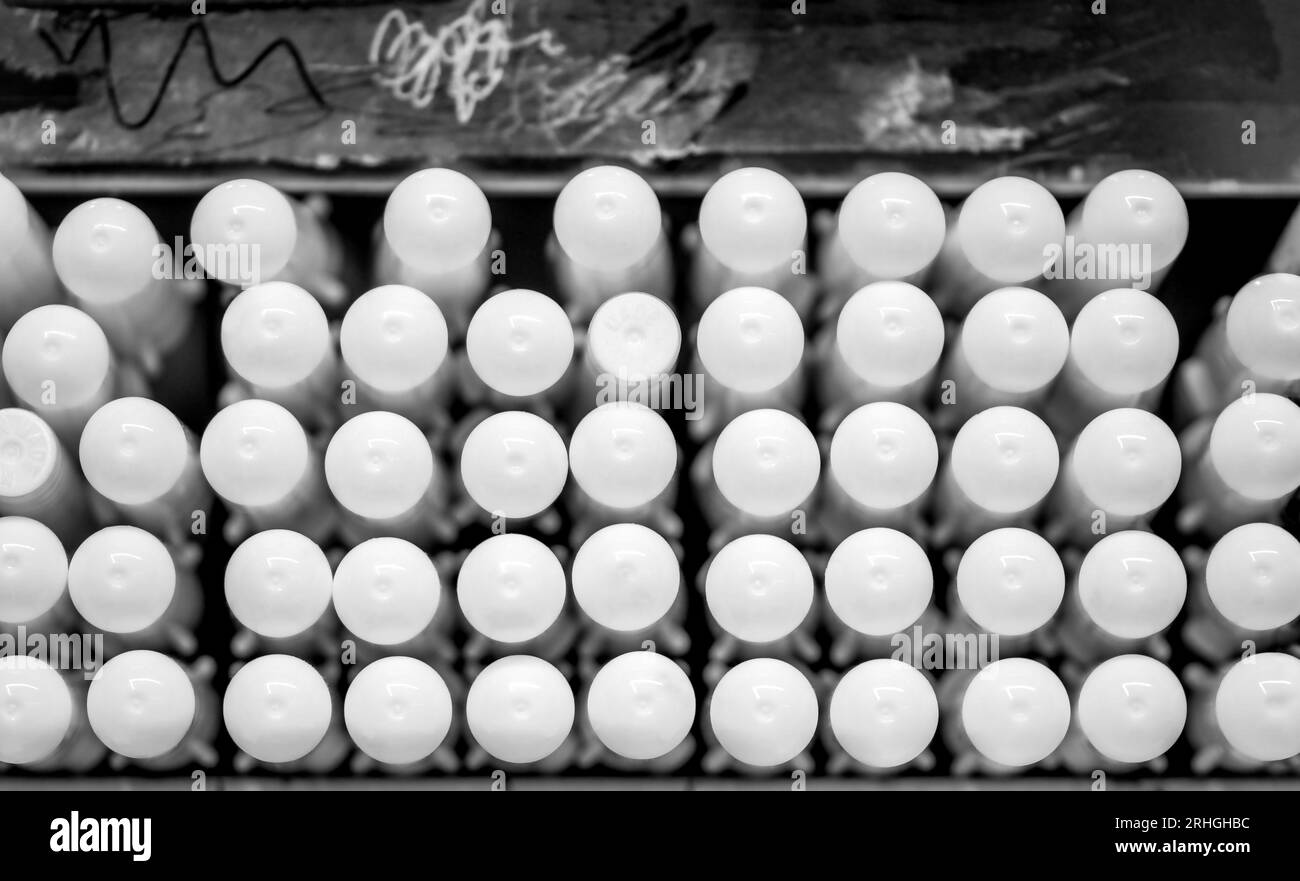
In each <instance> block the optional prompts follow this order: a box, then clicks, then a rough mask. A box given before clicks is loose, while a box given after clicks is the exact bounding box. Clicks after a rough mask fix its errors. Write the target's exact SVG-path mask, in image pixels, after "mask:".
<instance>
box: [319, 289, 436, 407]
mask: <svg viewBox="0 0 1300 881" xmlns="http://www.w3.org/2000/svg"><path fill="white" fill-rule="evenodd" d="M339 348H340V349H341V350H342V352H343V361H344V363H345V364H346V365H347V367H348V370H350V371H352V373H353V375H355V376H356V378H357V379H359V380H361V381H362V382H364V383H365V384H367V385H369V386H372V387H374V388H377V389H379V390H380V391H382V392H392V393H397V392H405V391H409V390H410V389H413V388H415V387H416V386H418V385H420V384H421V383H423V382H425V381H427V380H428V379H429V378H430V377H431V376H433V375H434V374H435V373H436V372H437V371H438V368H439V367H441V366H442V362H443V360H444V359H445V358H446V357H447V321H446V319H445V318H443V317H442V310H441V309H439V308H438V304H437V303H435V302H433V300H431V299H429V297H428V296H426V295H425V294H424V293H423V292H422V291H417V290H416V289H415V288H409V287H406V286H405V285H400V284H389V285H383V286H381V287H377V288H375V289H374V290H370V291H366V292H365V293H364V294H362V295H361V296H360V297H358V298H357V299H356V302H354V303H353V304H352V305H351V306H349V307H348V311H347V314H346V315H344V316H343V325H342V327H341V328H340V329H339Z"/></svg>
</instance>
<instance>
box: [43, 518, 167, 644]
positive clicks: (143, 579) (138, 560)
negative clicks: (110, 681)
mask: <svg viewBox="0 0 1300 881" xmlns="http://www.w3.org/2000/svg"><path fill="white" fill-rule="evenodd" d="M175 594H176V563H175V562H174V561H173V560H172V555H171V554H170V553H169V552H168V550H167V547H166V546H165V545H164V544H163V543H162V542H161V541H159V540H158V539H157V538H156V537H155V536H153V535H151V534H150V533H148V532H145V531H144V530H143V529H137V528H135V527H134V526H109V527H107V528H105V529H101V530H99V532H96V533H95V534H94V535H92V536H90V538H88V539H86V540H85V541H83V542H82V543H81V547H79V548H77V550H76V551H75V552H74V553H73V555H72V560H71V561H70V562H69V563H68V596H69V597H70V598H71V599H72V604H73V605H74V606H76V607H77V613H78V614H80V615H81V617H83V618H85V619H86V622H87V623H88V624H90V626H91V627H94V628H95V629H96V630H104V631H107V632H108V633H138V632H139V631H141V630H144V629H145V628H146V627H150V626H152V625H153V624H155V623H156V622H157V621H158V619H159V618H161V617H162V615H163V613H164V612H166V611H167V607H168V606H170V605H171V602H172V597H173V596H175Z"/></svg>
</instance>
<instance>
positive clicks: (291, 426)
mask: <svg viewBox="0 0 1300 881" xmlns="http://www.w3.org/2000/svg"><path fill="white" fill-rule="evenodd" d="M309 461H310V454H309V451H308V446H307V435H306V433H305V432H304V431H303V430H302V426H301V425H299V424H298V420H297V419H294V418H293V414H292V413H290V412H289V411H288V410H286V409H284V408H283V407H281V406H280V405H279V404H273V403H271V402H270V401H260V400H256V399H250V400H247V401H239V402H238V403H234V404H231V405H230V406H229V407H226V408H225V409H224V410H222V411H220V412H219V413H217V415H216V416H213V417H212V421H211V422H209V423H208V427H207V428H206V429H204V431H203V438H202V440H200V441H199V462H200V464H201V465H202V466H203V476H204V477H206V478H207V480H208V483H209V484H210V485H211V486H212V489H213V490H215V491H216V493H217V495H219V496H221V497H222V498H223V499H225V500H226V501H228V502H230V503H231V504H235V505H248V506H251V507H260V506H264V505H271V504H274V503H276V502H279V501H281V500H282V499H284V498H285V497H286V496H288V495H289V494H290V493H291V492H292V491H293V489H294V488H295V487H296V486H298V484H299V483H300V482H301V481H302V478H303V475H304V474H306V472H307V464H308V462H309Z"/></svg>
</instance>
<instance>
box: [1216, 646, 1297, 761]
mask: <svg viewBox="0 0 1300 881" xmlns="http://www.w3.org/2000/svg"><path fill="white" fill-rule="evenodd" d="M1214 715H1215V718H1216V719H1217V720H1218V722H1219V729H1220V730H1221V731H1222V732H1223V736H1224V737H1225V738H1226V739H1227V741H1228V743H1229V745H1231V746H1232V748H1233V749H1235V750H1236V751H1237V752H1239V753H1241V754H1242V755H1244V756H1246V757H1248V758H1252V759H1255V760H1256V761H1260V762H1276V761H1280V760H1282V759H1289V758H1291V757H1292V756H1294V755H1296V754H1297V753H1300V659H1298V658H1296V657H1295V656H1293V655H1287V654H1283V653H1281V652H1264V653H1262V654H1258V655H1255V656H1254V657H1252V658H1247V659H1246V660H1243V661H1238V662H1237V663H1235V664H1233V665H1232V669H1230V670H1229V671H1228V672H1227V673H1226V674H1225V675H1224V677H1223V680H1222V681H1221V682H1220V683H1219V692H1218V694H1216V695H1215V698H1214Z"/></svg>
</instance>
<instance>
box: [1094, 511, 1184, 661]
mask: <svg viewBox="0 0 1300 881" xmlns="http://www.w3.org/2000/svg"><path fill="white" fill-rule="evenodd" d="M1078 589H1079V601H1080V603H1081V604H1082V605H1083V610H1084V611H1085V612H1087V613H1088V617H1089V618H1091V619H1092V620H1093V622H1094V623H1095V624H1096V625H1097V626H1098V627H1100V628H1101V629H1102V630H1105V631H1106V632H1107V633H1110V634H1112V635H1114V636H1118V637H1120V638H1121V639H1144V638H1146V637H1148V636H1151V635H1152V634H1155V633H1159V632H1160V631H1161V630H1164V629H1165V628H1166V627H1168V626H1169V625H1170V624H1172V623H1173V620H1174V618H1176V617H1178V613H1179V612H1180V611H1182V608H1183V602H1184V600H1186V598H1187V570H1186V569H1184V568H1183V561H1182V558H1181V557H1179V556H1178V552H1177V551H1175V550H1174V549H1173V548H1172V547H1170V546H1169V542H1167V541H1165V540H1164V539H1162V538H1160V537H1158V536H1155V535H1152V534H1151V533H1149V532H1140V531H1137V530H1129V531H1126V532H1116V533H1114V534H1112V535H1108V536H1106V537H1105V538H1103V539H1102V540H1101V541H1099V542H1097V544H1095V545H1093V547H1092V549H1091V550H1090V551H1088V555H1087V556H1086V557H1084V558H1083V563H1082V564H1081V565H1080V566H1079V576H1078Z"/></svg>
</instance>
